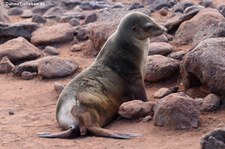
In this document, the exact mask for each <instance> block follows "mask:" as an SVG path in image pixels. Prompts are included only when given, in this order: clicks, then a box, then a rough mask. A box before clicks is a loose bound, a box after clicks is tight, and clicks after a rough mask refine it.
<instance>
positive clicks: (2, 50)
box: [0, 37, 40, 63]
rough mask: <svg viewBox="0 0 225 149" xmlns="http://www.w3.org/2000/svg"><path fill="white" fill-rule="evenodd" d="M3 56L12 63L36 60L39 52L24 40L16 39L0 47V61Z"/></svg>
mask: <svg viewBox="0 0 225 149" xmlns="http://www.w3.org/2000/svg"><path fill="white" fill-rule="evenodd" d="M4 56H7V57H8V58H9V60H10V61H11V62H13V63H14V62H21V61H26V60H32V59H36V58H38V57H39V56H40V52H39V50H38V48H36V47H35V46H34V45H32V44H31V43H29V42H28V41H27V40H26V39H24V38H23V37H18V38H16V39H12V40H10V41H8V42H6V43H4V44H1V45H0V59H2V58H3V57H4Z"/></svg>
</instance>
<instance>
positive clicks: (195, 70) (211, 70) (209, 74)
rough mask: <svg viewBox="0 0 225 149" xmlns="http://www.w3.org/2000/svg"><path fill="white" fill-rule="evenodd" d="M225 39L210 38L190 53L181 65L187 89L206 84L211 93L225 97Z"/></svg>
mask: <svg viewBox="0 0 225 149" xmlns="http://www.w3.org/2000/svg"><path fill="white" fill-rule="evenodd" d="M224 57H225V38H209V39H206V40H204V41H202V42H201V43H200V44H198V46H196V47H195V48H194V49H193V50H191V51H190V52H188V53H187V54H186V55H185V56H184V58H183V60H182V63H181V76H182V78H183V83H184V86H185V87H186V88H190V87H194V86H198V85H201V84H205V85H206V86H208V88H209V89H210V91H211V92H214V93H217V94H219V95H225V88H224V84H225V59H224Z"/></svg>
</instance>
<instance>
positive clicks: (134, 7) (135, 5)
mask: <svg viewBox="0 0 225 149" xmlns="http://www.w3.org/2000/svg"><path fill="white" fill-rule="evenodd" d="M139 8H144V5H143V4H141V3H138V2H135V3H132V4H131V5H130V7H129V8H128V10H133V9H139Z"/></svg>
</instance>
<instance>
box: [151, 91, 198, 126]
mask: <svg viewBox="0 0 225 149" xmlns="http://www.w3.org/2000/svg"><path fill="white" fill-rule="evenodd" d="M199 114H200V112H199V102H197V101H195V100H194V99H192V98H191V97H189V96H187V95H185V94H184V93H174V94H170V95H168V96H166V97H164V98H162V99H160V100H158V102H157V103H156V104H155V107H154V117H153V121H154V124H155V125H157V126H167V127H171V128H174V129H190V128H197V127H198V126H199Z"/></svg>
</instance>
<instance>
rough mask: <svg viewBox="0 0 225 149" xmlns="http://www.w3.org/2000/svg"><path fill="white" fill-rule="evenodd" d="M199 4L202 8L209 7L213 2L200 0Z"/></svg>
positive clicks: (211, 0)
mask: <svg viewBox="0 0 225 149" xmlns="http://www.w3.org/2000/svg"><path fill="white" fill-rule="evenodd" d="M200 4H201V5H203V6H204V7H210V6H212V5H213V0H201V2H200Z"/></svg>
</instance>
